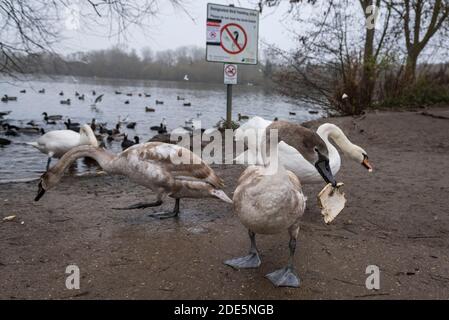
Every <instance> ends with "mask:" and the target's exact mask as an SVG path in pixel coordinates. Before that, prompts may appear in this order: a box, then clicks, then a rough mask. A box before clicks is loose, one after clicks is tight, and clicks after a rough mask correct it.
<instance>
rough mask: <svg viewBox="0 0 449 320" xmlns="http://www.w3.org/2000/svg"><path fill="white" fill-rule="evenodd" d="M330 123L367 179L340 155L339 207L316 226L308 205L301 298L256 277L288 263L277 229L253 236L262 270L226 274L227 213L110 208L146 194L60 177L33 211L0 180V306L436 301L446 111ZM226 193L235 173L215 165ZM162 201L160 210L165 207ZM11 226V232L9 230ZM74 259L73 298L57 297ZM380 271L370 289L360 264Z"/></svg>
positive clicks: (447, 262) (447, 154)
mask: <svg viewBox="0 0 449 320" xmlns="http://www.w3.org/2000/svg"><path fill="white" fill-rule="evenodd" d="M427 112H430V113H431V114H433V115H434V116H429V115H425V114H424V115H423V114H421V111H417V112H378V113H369V114H367V115H365V116H363V117H360V118H350V117H342V118H329V119H321V120H318V121H313V122H311V123H308V124H307V125H309V126H312V127H317V126H318V125H319V123H322V122H332V123H335V124H337V125H339V126H340V127H341V128H342V129H343V130H344V132H345V133H346V134H347V135H348V137H349V138H350V139H351V140H352V141H353V142H354V143H356V144H359V145H361V146H362V147H363V148H364V149H366V150H367V152H368V153H369V155H370V160H371V162H372V163H373V165H374V168H375V169H374V172H373V173H372V174H369V173H367V172H366V170H364V169H363V168H362V167H361V166H359V165H358V164H356V163H353V162H351V161H350V160H348V159H346V158H344V157H343V159H342V169H341V171H340V172H339V174H338V176H337V177H338V180H339V181H343V182H344V183H345V192H346V195H347V199H348V202H347V206H346V208H345V210H344V211H343V212H342V213H341V214H340V215H339V216H338V217H337V219H336V220H335V221H334V223H333V224H331V225H325V224H324V222H323V220H322V217H321V214H320V211H319V209H318V207H317V205H316V200H315V197H316V194H317V193H318V192H319V190H320V189H321V188H322V185H306V186H305V187H304V191H305V193H306V195H307V196H308V198H309V201H308V208H307V209H306V213H305V215H304V218H303V221H302V224H301V231H300V236H299V240H298V247H297V248H298V250H297V255H296V258H295V262H296V266H297V271H298V274H299V276H300V278H301V281H302V284H301V287H300V288H299V289H288V288H281V289H279V288H274V287H273V286H272V285H271V283H270V282H269V281H268V280H267V279H265V278H264V275H265V274H266V273H268V272H271V271H273V270H275V269H277V268H279V267H281V266H283V265H284V263H285V262H286V260H287V257H288V251H287V241H288V236H287V234H282V235H273V236H259V237H258V239H257V240H258V246H259V249H260V251H261V258H262V265H261V267H260V268H259V269H258V270H242V271H236V270H233V269H231V268H229V267H227V266H225V265H223V263H222V261H224V260H225V259H229V258H231V257H235V256H238V255H242V254H244V253H246V251H247V250H248V245H249V243H248V238H247V234H246V231H245V229H244V228H243V226H241V225H240V223H239V222H238V220H237V219H236V218H235V217H234V216H233V215H232V209H231V206H230V205H229V204H225V203H223V202H220V201H218V200H213V199H208V200H204V199H203V200H199V201H198V200H189V199H186V200H182V201H181V216H180V218H179V219H170V220H163V221H159V220H156V219H154V218H151V217H148V216H147V215H146V213H148V212H153V211H154V210H152V209H151V208H150V209H144V210H133V211H127V212H123V211H114V210H112V208H113V207H117V206H124V205H128V204H132V203H135V202H139V201H143V200H151V199H153V195H152V194H151V193H150V192H149V191H148V190H147V189H145V188H143V187H140V186H136V185H135V184H133V183H131V182H129V181H128V180H127V179H126V178H124V177H116V176H98V177H70V176H67V177H65V178H64V179H63V181H62V182H61V184H60V185H59V186H58V187H57V188H55V189H54V190H51V191H49V192H47V194H46V195H45V197H44V198H43V199H42V200H41V201H40V202H37V203H36V202H34V201H33V198H34V196H35V193H36V191H37V186H36V182H22V183H8V184H2V185H0V220H1V219H3V217H6V216H9V215H16V216H17V217H16V219H15V220H14V221H12V222H0V298H1V299H21V298H25V299H36V298H39V299H72V298H73V299H121V298H124V299H431V298H432V299H448V298H449V291H448V287H449V250H448V247H449V237H448V236H449V214H448V213H449V212H448V210H449V197H448V194H449V186H448V181H449V172H448V170H447V167H448V165H449V120H448V119H446V118H445V117H446V116H449V108H439V109H433V110H432V109H431V110H428V111H427ZM213 167H214V169H215V170H216V172H217V174H218V175H220V176H221V177H223V179H224V180H225V182H226V189H225V191H226V192H227V193H228V194H229V195H232V191H233V190H234V188H235V186H236V182H237V179H238V176H239V175H240V173H241V172H242V170H243V166H238V165H222V166H213ZM173 204H174V201H173V200H168V201H167V202H166V203H164V205H163V206H162V209H163V210H168V209H171V208H172V206H173ZM22 221H23V224H22V223H21V222H22ZM69 264H76V265H77V266H79V268H80V272H81V288H80V290H74V291H71V290H67V289H66V288H65V278H66V274H65V273H64V272H65V268H66V266H67V265H69ZM368 265H377V266H379V267H380V272H381V280H380V290H378V291H369V290H367V289H366V288H365V279H366V277H367V275H366V274H365V269H366V267H367V266H368Z"/></svg>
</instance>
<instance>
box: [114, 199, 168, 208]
mask: <svg viewBox="0 0 449 320" xmlns="http://www.w3.org/2000/svg"><path fill="white" fill-rule="evenodd" d="M161 204H162V201H160V200H158V201H155V202H149V203H145V202H139V203H136V204H133V205H131V206H129V207H124V208H112V209H114V210H133V209H144V208H150V207H159V206H160V205H161Z"/></svg>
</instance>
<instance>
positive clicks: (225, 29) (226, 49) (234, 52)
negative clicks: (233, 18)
mask: <svg viewBox="0 0 449 320" xmlns="http://www.w3.org/2000/svg"><path fill="white" fill-rule="evenodd" d="M229 27H236V28H237V29H239V31H241V34H242V35H243V36H244V39H245V41H244V42H243V45H240V44H239V43H238V40H237V39H236V37H235V36H234V34H232V32H231V30H229ZM223 32H226V33H227V34H228V36H229V37H230V38H231V40H232V42H233V43H234V45H235V46H236V47H237V49H236V50H232V49H228V48H226V47H225V46H224V44H223V40H222V41H220V42H221V47H222V48H223V50H224V51H226V52H227V53H229V54H239V53H240V52H242V51H243V50H245V48H246V44H247V43H248V37H247V35H246V32H245V29H243V28H242V26H240V25H238V24H237V23H228V24H227V25H225V26H224V27H223V28H222V29H221V32H220V39H223ZM234 32H238V31H234Z"/></svg>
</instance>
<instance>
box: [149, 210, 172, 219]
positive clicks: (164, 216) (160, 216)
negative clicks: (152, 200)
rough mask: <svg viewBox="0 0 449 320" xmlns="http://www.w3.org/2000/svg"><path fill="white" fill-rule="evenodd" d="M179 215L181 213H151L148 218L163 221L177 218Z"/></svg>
mask: <svg viewBox="0 0 449 320" xmlns="http://www.w3.org/2000/svg"><path fill="white" fill-rule="evenodd" d="M178 213H179V212H174V211H167V212H157V213H151V214H149V215H148V216H149V217H154V218H158V219H161V220H162V219H168V218H176V217H177V216H178Z"/></svg>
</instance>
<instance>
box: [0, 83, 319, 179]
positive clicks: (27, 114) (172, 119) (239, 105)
mask: <svg viewBox="0 0 449 320" xmlns="http://www.w3.org/2000/svg"><path fill="white" fill-rule="evenodd" d="M42 88H45V94H39V93H38V90H40V89H42ZM23 89H25V90H26V93H20V91H21V90H23ZM92 90H95V91H96V94H97V95H96V96H98V95H100V94H104V96H103V100H102V102H101V103H99V104H98V106H97V108H96V110H95V109H93V108H91V105H92V103H93V101H94V99H95V98H96V96H93V95H92ZM61 91H63V92H64V96H60V95H59V92H61ZM76 91H77V92H79V93H80V94H83V93H84V94H85V100H84V101H81V100H78V98H77V97H76V96H75V92H76ZM115 91H121V92H122V93H123V94H121V95H117V94H115ZM125 93H133V95H132V96H126V95H125ZM138 93H142V97H139V96H138ZM144 93H147V94H151V97H145V96H144ZM4 94H7V95H8V96H17V97H18V99H17V101H10V102H7V103H4V102H0V112H2V111H11V113H10V114H9V115H8V116H6V117H5V118H4V120H3V121H4V122H5V121H6V122H8V123H10V124H12V125H18V126H27V125H26V123H27V122H28V121H30V120H34V121H35V122H36V124H38V125H39V126H40V127H42V128H44V130H45V131H50V130H57V129H65V126H64V124H63V121H60V122H58V124H57V125H46V124H45V122H44V121H43V116H42V112H44V111H45V112H47V113H48V114H49V115H51V114H60V115H63V116H64V119H67V118H70V119H71V120H72V122H79V123H81V124H84V123H90V122H91V120H92V118H95V119H96V120H97V122H101V123H103V122H107V127H108V128H113V127H114V126H115V124H116V123H117V121H118V119H119V117H121V119H123V118H125V117H127V116H128V118H129V121H135V122H137V126H136V128H135V130H130V129H126V127H124V128H123V127H122V128H123V130H122V131H124V132H125V133H127V134H128V137H130V138H131V139H132V137H134V136H135V135H138V136H139V137H140V139H141V142H145V141H147V140H148V139H149V138H151V137H152V136H154V135H155V134H157V132H155V131H151V130H150V126H153V125H159V123H160V122H161V120H162V118H163V117H165V118H166V121H167V127H168V129H169V130H171V129H175V128H177V127H180V126H181V127H182V126H184V125H185V121H186V120H189V119H192V118H193V119H196V118H197V117H198V114H200V115H199V119H200V120H201V124H202V127H203V128H212V127H213V126H214V125H215V124H216V123H217V122H218V121H219V120H220V119H221V118H222V117H225V115H226V87H225V85H217V84H213V85H212V84H204V83H201V84H200V83H191V82H187V81H185V82H166V81H131V80H117V79H96V78H95V79H94V78H79V77H77V78H74V77H51V78H50V77H43V78H40V79H37V78H33V79H27V80H26V81H23V80H21V81H17V80H14V79H10V78H3V79H0V95H1V96H3V95H4ZM177 96H181V97H185V101H178V100H177ZM67 98H70V99H71V105H62V104H60V100H62V99H67ZM156 99H157V100H162V101H164V104H163V105H156V104H155V100H156ZM126 100H129V104H125V101H126ZM184 102H190V103H191V107H184V106H183V103H184ZM145 107H151V108H154V109H156V111H155V112H145ZM309 110H317V111H319V109H317V108H316V107H313V106H310V105H305V104H301V103H299V102H297V101H295V100H292V99H288V98H285V97H282V96H279V95H277V94H276V93H275V92H273V91H272V90H267V89H264V88H261V87H256V86H249V85H236V86H234V87H233V118H234V119H235V118H237V114H238V113H241V114H243V115H248V116H250V117H251V116H256V115H257V116H261V117H264V118H266V119H273V118H274V117H278V118H279V119H284V120H289V121H294V122H302V121H307V120H312V119H315V118H317V117H320V116H321V114H322V113H321V112H320V113H319V114H310V113H309V112H308V111H309ZM290 112H294V113H296V115H290ZM0 121H1V120H0ZM0 137H3V138H7V139H9V140H11V141H12V144H10V145H7V146H4V147H0V183H4V182H7V181H22V180H31V179H35V178H38V177H39V176H40V175H41V174H42V172H43V171H44V169H45V166H46V161H47V157H46V155H44V154H43V153H41V152H40V151H38V150H37V149H35V148H33V147H31V146H28V145H26V144H24V142H30V141H35V140H36V139H37V138H38V137H39V135H26V134H21V135H19V136H17V137H6V136H5V135H4V132H2V131H0ZM120 143H121V142H113V143H112V144H111V145H108V148H111V149H112V150H114V151H115V152H119V151H121V147H120ZM56 161H57V160H56V159H54V160H53V164H54V163H55V162H56ZM92 170H95V168H94V166H91V165H89V164H88V163H85V162H84V161H79V162H78V163H77V165H76V166H75V167H74V168H72V170H71V173H73V174H83V173H86V172H90V171H92Z"/></svg>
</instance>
